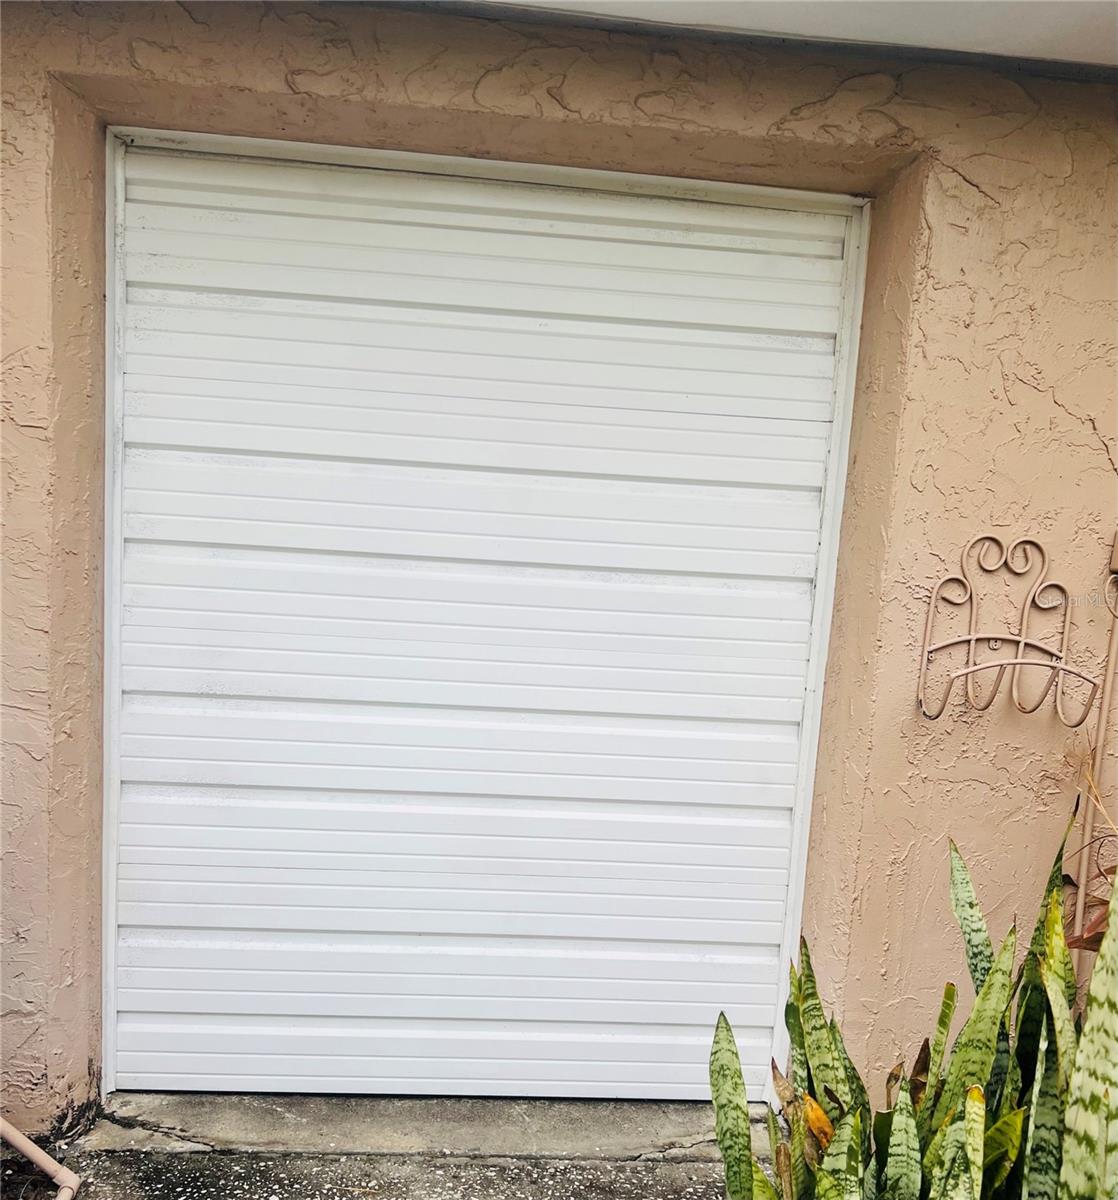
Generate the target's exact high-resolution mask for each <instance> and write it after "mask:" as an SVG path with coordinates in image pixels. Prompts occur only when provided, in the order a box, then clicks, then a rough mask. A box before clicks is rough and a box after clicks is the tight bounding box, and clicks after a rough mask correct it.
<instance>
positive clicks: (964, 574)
mask: <svg viewBox="0 0 1118 1200" xmlns="http://www.w3.org/2000/svg"><path fill="white" fill-rule="evenodd" d="M976 570H977V571H978V572H984V573H985V574H986V575H989V576H993V575H996V574H997V573H998V572H1000V571H1005V572H1007V573H1008V574H1010V575H1016V576H1018V577H1022V578H1026V579H1027V580H1028V592H1027V594H1026V596H1025V599H1024V602H1023V603H1022V605H1021V607H1020V610H1019V612H1018V614H1017V619H1016V628H1006V629H997V628H989V627H985V626H984V625H983V624H982V623H981V622H980V620H979V596H978V594H977V593H976V591H975V584H976V582H977V581H978V579H979V578H981V576H980V575H976ZM945 606H952V607H954V608H955V609H965V610H966V613H967V632H966V633H964V634H960V635H957V636H954V637H947V638H944V639H943V640H940V641H936V640H933V632H934V627H935V624H936V618H937V615H939V614H946V613H948V612H949V611H950V609H949V608H948V607H945ZM1060 607H1062V608H1063V610H1064V611H1063V619H1062V621H1061V622H1060V626H1059V633H1058V636H1057V637H1056V638H1055V639H1053V638H1051V637H1049V638H1048V639H1047V640H1045V639H1044V638H1043V636H1033V634H1032V632H1031V630H1030V626H1031V625H1032V624H1033V622H1034V620H1035V619H1036V618H1037V616H1038V615H1039V614H1043V613H1051V612H1053V611H1054V610H1056V609H1059V608H1060ZM1071 607H1072V606H1071V597H1070V596H1069V594H1068V590H1067V588H1066V587H1064V585H1063V584H1062V583H1057V582H1056V581H1055V580H1051V579H1049V578H1048V553H1047V551H1046V550H1045V549H1044V547H1043V546H1042V545H1041V544H1040V542H1038V541H1037V540H1036V539H1035V538H1031V537H1022V538H1018V539H1017V540H1016V541H1014V542H1010V543H1009V545H1008V546H1007V545H1006V544H1005V542H1003V541H1002V540H1001V538H999V537H997V536H995V535H994V534H992V533H984V534H980V535H979V536H978V537H976V538H972V539H971V540H970V541H969V542H968V543H967V544H966V546H965V547H964V548H963V552H962V554H961V555H960V559H959V573H958V574H957V575H956V574H949V575H945V576H944V577H943V578H942V579H941V580H940V581H939V582H938V583H937V584H936V586H935V588H934V589H933V590H932V596H931V600H930V601H929V603H928V617H927V620H926V621H925V623H924V645H923V649H922V651H921V656H920V680H919V683H918V684H917V692H916V699H917V703H918V704H919V706H920V711H921V712H922V713H923V714H924V716H925V717H927V718H928V719H929V720H931V721H934V720H936V719H937V718H939V717H941V716H942V715H943V713H944V711H945V710H946V708H947V704H948V701H949V700H950V698H951V693H952V691H953V690H954V688H955V685H956V683H958V682H959V681H960V680H961V681H962V683H963V693H964V696H965V700H966V703H967V704H968V705H969V706H970V707H971V708H974V709H977V710H978V711H979V712H985V710H986V709H988V708H989V707H990V706H991V705H992V704H993V703H994V701H995V699H997V696H998V694H999V692H1000V691H1001V688H1002V684H1003V683H1004V681H1005V680H1006V678H1008V679H1009V691H1010V696H1011V697H1012V700H1013V703H1014V704H1015V705H1016V707H1017V709H1018V711H1020V712H1022V713H1034V712H1036V711H1037V710H1038V709H1039V708H1040V707H1041V705H1042V704H1043V703H1044V702H1045V700H1047V699H1048V697H1049V695H1054V697H1055V708H1056V714H1057V715H1058V717H1059V718H1060V720H1061V721H1062V722H1063V723H1064V724H1065V725H1066V726H1068V728H1069V729H1076V728H1078V727H1079V726H1080V725H1082V724H1083V722H1084V721H1086V720H1087V716H1088V714H1089V713H1090V711H1091V706H1092V705H1093V704H1094V702H1095V697H1096V696H1097V695H1098V691H1099V681H1098V680H1097V679H1095V678H1093V677H1092V676H1090V675H1085V674H1084V673H1083V672H1082V671H1078V670H1076V669H1075V668H1074V667H1071V666H1069V665H1068V662H1067V657H1068V636H1069V634H1070V632H1071ZM1003 646H1004V647H1005V650H1006V653H1007V655H1008V657H995V658H986V659H982V660H980V658H979V652H980V648H983V647H984V648H985V649H987V650H989V651H990V652H991V653H992V654H997V653H998V652H999V651H1001V650H1002V648H1003ZM959 647H965V648H966V665H965V666H963V667H961V668H960V669H959V670H957V671H955V672H954V673H953V674H952V675H950V676H949V677H948V679H947V684H946V687H945V689H944V692H943V695H942V697H941V699H940V701H939V703H934V702H932V701H929V699H928V695H927V693H928V668H929V667H930V666H931V665H932V663H933V662H934V660H935V656H936V655H937V654H942V653H946V652H947V651H950V650H952V649H956V648H959ZM991 672H992V673H993V679H992V682H991V683H990V685H989V687H988V690H987V689H980V688H979V686H978V679H979V676H983V675H987V674H988V673H991ZM1026 677H1027V678H1029V679H1031V680H1036V681H1037V682H1036V686H1038V687H1039V689H1040V690H1039V695H1037V696H1036V698H1035V699H1034V700H1031V701H1028V702H1026V701H1025V700H1023V699H1022V688H1021V682H1022V678H1026ZM1072 679H1077V680H1080V681H1081V682H1082V683H1083V684H1085V685H1086V686H1087V688H1088V689H1089V695H1088V696H1087V699H1086V701H1085V702H1078V703H1077V702H1074V701H1070V700H1069V697H1068V695H1067V684H1068V682H1069V681H1070V680H1072ZM983 690H986V695H985V696H984V697H983V696H982V694H981V692H982V691H983ZM1069 707H1070V709H1071V711H1069Z"/></svg>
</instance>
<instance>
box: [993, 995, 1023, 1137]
mask: <svg viewBox="0 0 1118 1200" xmlns="http://www.w3.org/2000/svg"><path fill="white" fill-rule="evenodd" d="M1005 1021H1006V1024H1005V1026H1003V1028H1004V1029H1005V1030H1006V1039H1007V1042H1008V1038H1009V1032H1008V1024H1009V1010H1008V1009H1007V1010H1006V1014H1005ZM1008 1063H1009V1065H1008V1067H1007V1068H1006V1073H1005V1080H1004V1082H1003V1083H1002V1089H1001V1095H1000V1096H999V1097H998V1117H999V1118H1001V1117H1004V1116H1005V1115H1006V1113H1011V1112H1013V1111H1014V1109H1016V1108H1017V1106H1018V1105H1019V1104H1020V1103H1021V1067H1020V1065H1019V1063H1018V1062H1017V1055H1016V1054H1015V1053H1012V1052H1011V1053H1010V1054H1009V1055H1008Z"/></svg>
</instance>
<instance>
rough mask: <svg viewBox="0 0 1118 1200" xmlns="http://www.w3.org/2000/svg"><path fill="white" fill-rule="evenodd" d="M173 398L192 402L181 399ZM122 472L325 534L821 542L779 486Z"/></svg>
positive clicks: (802, 499)
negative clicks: (554, 528)
mask: <svg viewBox="0 0 1118 1200" xmlns="http://www.w3.org/2000/svg"><path fill="white" fill-rule="evenodd" d="M179 399H180V401H181V402H183V403H189V399H188V398H186V397H179ZM630 415H631V414H630ZM125 470H126V471H127V474H128V480H129V487H128V494H129V496H132V495H136V496H137V497H139V498H140V499H142V500H144V501H145V503H147V502H150V501H151V500H153V499H154V498H155V497H156V496H160V495H163V496H164V500H163V503H164V504H171V503H175V502H179V503H184V502H185V501H186V500H187V499H188V498H189V500H190V502H191V503H201V502H203V501H205V502H207V503H209V504H213V503H215V501H216V502H223V503H225V505H226V508H228V507H229V504H230V501H232V500H234V499H235V501H236V504H237V507H238V508H240V507H241V506H242V505H243V504H245V503H248V502H251V501H257V502H260V503H261V504H262V505H263V504H266V503H272V504H274V503H283V504H284V505H286V506H290V505H293V504H299V505H302V506H303V507H302V510H301V515H302V516H303V517H304V518H307V517H308V516H315V517H317V518H318V519H322V516H320V514H322V515H327V516H328V517H330V518H333V517H335V516H336V515H340V514H346V516H345V520H344V521H341V522H340V521H337V520H331V521H330V523H333V524H338V523H345V522H346V521H348V522H349V523H354V524H361V523H369V524H374V523H375V524H380V525H384V524H392V525H393V526H396V525H397V524H398V523H402V522H423V521H433V520H436V519H440V520H445V519H448V518H453V517H460V518H461V519H463V520H470V521H471V522H479V521H481V520H490V521H492V520H498V521H500V522H502V528H504V529H507V530H508V531H510V532H513V533H524V532H537V531H538V530H539V529H540V527H541V525H542V524H543V523H544V522H555V521H559V520H561V521H563V522H564V523H566V524H568V525H569V526H570V527H571V528H572V529H576V530H587V531H590V530H602V529H604V530H611V531H624V539H625V540H628V541H631V542H633V543H636V544H644V543H647V544H658V543H661V542H665V541H670V540H674V541H675V542H678V541H679V540H680V539H681V538H684V537H686V538H687V539H696V540H697V542H698V544H700V545H723V546H725V545H729V546H737V547H743V548H744V547H748V546H750V545H758V546H759V544H758V543H755V542H753V541H752V539H753V538H755V537H757V536H758V535H759V534H761V533H768V534H770V535H771V536H773V537H776V536H780V537H782V538H784V539H785V541H784V542H782V543H780V544H781V545H787V547H788V548H789V549H803V546H802V545H801V543H800V541H799V539H800V538H803V537H807V536H809V535H810V536H811V537H813V538H814V539H816V541H817V540H818V536H819V535H818V525H819V500H818V497H817V496H815V495H814V494H812V493H803V492H789V491H787V490H785V489H781V488H779V487H773V488H737V489H733V490H730V491H729V492H728V491H727V489H726V488H720V487H703V486H702V485H698V484H696V485H693V486H690V487H688V486H686V485H681V484H678V483H673V484H672V485H671V486H664V485H662V484H657V483H655V482H641V481H635V480H624V481H618V480H610V479H579V480H569V479H563V478H561V477H550V476H549V477H547V478H538V477H534V476H525V475H520V474H508V473H498V472H493V473H489V472H482V471H454V470H445V469H439V468H437V467H426V468H423V467H411V466H391V465H389V464H386V463H378V464H375V465H368V464H365V463H338V462H330V463H323V462H316V461H315V460H310V461H307V462H304V461H294V462H293V461H292V460H290V459H279V458H272V459H269V458H264V457H260V456H236V455H230V454H228V453H223V454H220V455H214V454H201V453H192V452H190V451H182V450H145V449H136V448H130V449H129V450H128V451H127V453H126V461H125ZM145 511H156V510H151V509H145ZM169 511H182V510H175V509H170V510H169ZM207 511H208V510H207ZM262 511H263V509H262ZM283 511H287V509H286V508H285V509H284V510H283ZM411 527H415V526H411ZM426 527H429V526H424V525H422V524H420V525H418V528H426ZM471 528H472V526H471ZM615 540H617V539H616V534H615ZM759 548H760V547H759ZM771 548H776V546H775V545H774V546H773V547H771ZM812 548H814V547H812Z"/></svg>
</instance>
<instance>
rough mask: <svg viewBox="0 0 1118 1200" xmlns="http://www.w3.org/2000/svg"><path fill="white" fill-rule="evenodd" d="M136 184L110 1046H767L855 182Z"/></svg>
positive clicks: (679, 1060)
mask: <svg viewBox="0 0 1118 1200" xmlns="http://www.w3.org/2000/svg"><path fill="white" fill-rule="evenodd" d="M125 181H126V187H125V193H126V194H125V196H124V197H123V201H124V207H123V209H122V210H121V213H120V215H121V217H122V219H123V228H124V232H123V245H122V247H121V249H122V257H121V260H120V261H121V264H122V270H123V273H124V275H125V290H124V293H123V295H122V297H120V300H121V305H120V307H121V310H122V311H121V322H120V328H119V333H120V334H121V335H122V341H121V343H120V346H119V349H120V366H121V368H122V376H121V379H120V383H119V396H120V404H121V411H120V419H121V422H122V426H121V431H122V435H123V447H122V456H121V478H120V480H119V487H120V506H121V510H122V512H121V519H120V523H119V526H118V527H117V528H116V529H115V530H114V536H116V537H118V538H120V539H121V557H120V579H119V598H120V605H119V608H118V609H117V610H116V612H115V614H114V616H113V618H112V622H111V624H112V625H113V630H112V631H111V633H110V646H111V647H112V653H113V654H114V655H115V660H114V661H115V666H114V671H115V676H114V678H115V679H116V680H117V681H118V683H119V688H120V692H119V696H118V697H117V700H116V702H115V703H114V705H113V732H112V754H113V756H114V757H113V760H112V763H113V766H112V770H111V774H112V773H113V772H115V773H116V774H118V775H119V778H120V784H119V796H118V797H117V802H118V805H119V824H118V828H117V838H116V841H117V852H116V876H115V878H114V880H113V888H114V896H115V899H114V904H115V908H114V912H113V917H114V919H115V922H116V926H117V939H116V943H115V955H116V966H115V969H114V976H113V980H112V985H113V988H114V989H115V993H114V994H115V1002H116V1013H115V1015H114V1018H113V1020H112V1022H111V1031H110V1032H111V1040H113V1041H114V1042H115V1059H114V1060H113V1067H114V1068H115V1072H116V1084H117V1086H123V1087H149V1088H157V1087H163V1088H182V1089H187V1090H200V1089H211V1090H213V1089H217V1090H225V1089H234V1090H246V1089H247V1090H253V1089H256V1090H280V1091H282V1090H305V1091H343V1092H388V1093H393V1092H395V1093H446V1094H466V1095H470V1094H472V1095H501V1094H505V1095H551V1096H579V1095H581V1096H602V1097H605V1096H636V1097H648V1098H656V1097H660V1098H669V1097H677V1098H696V1099H698V1098H703V1097H705V1096H706V1095H707V1087H708V1085H707V1081H706V1078H705V1076H706V1066H705V1063H706V1054H707V1049H708V1047H709V1030H710V1027H711V1025H712V1023H713V1021H714V1018H715V1017H716V1015H717V1012H718V1011H719V1009H720V1008H723V1007H726V1008H727V1011H728V1012H729V1013H730V1015H731V1018H732V1019H733V1020H734V1022H735V1026H736V1028H737V1032H738V1039H739V1044H740V1046H741V1049H742V1055H743V1063H744V1069H745V1072H746V1075H747V1078H748V1080H749V1081H750V1085H751V1086H754V1087H759V1086H761V1085H762V1083H763V1081H764V1079H765V1077H766V1071H767V1062H768V1058H769V1055H770V1052H771V1049H772V1043H773V1031H774V1027H775V1025H776V1023H777V1021H778V1012H777V1005H778V1003H779V997H780V994H781V991H780V989H781V984H782V978H783V976H782V964H781V962H780V959H781V946H782V944H783V942H784V939H785V934H786V929H785V926H786V924H787V915H788V904H789V897H790V895H791V894H792V893H793V891H794V889H795V887H796V880H795V879H794V878H793V877H792V871H793V846H794V844H796V840H797V837H798V835H797V833H796V822H797V820H798V819H799V817H798V810H799V806H800V804H801V803H802V797H799V796H798V795H797V780H799V779H800V778H801V775H802V764H803V761H804V754H805V747H804V738H803V733H802V722H803V718H804V710H805V697H806V696H807V690H808V678H809V665H810V663H811V662H812V654H813V643H812V628H813V620H814V618H815V614H814V612H813V605H814V597H815V580H816V574H817V571H818V565H819V546H820V538H821V533H822V523H823V520H824V512H823V509H824V505H823V488H824V484H825V482H826V477H827V471H828V469H829V462H830V458H831V455H832V441H833V434H834V427H833V417H834V387H835V371H836V362H837V361H838V359H837V347H838V343H837V335H838V334H839V332H840V324H841V320H842V318H841V313H842V300H843V286H844V280H845V279H846V276H847V272H848V261H847V255H848V246H847V234H848V230H849V227H850V220H849V218H848V216H846V215H845V214H844V213H842V212H833V211H832V212H823V211H817V212H811V211H798V210H797V209H796V208H795V206H794V205H793V206H791V207H789V206H788V204H787V203H786V202H781V203H784V207H775V206H769V205H765V204H751V203H749V202H747V201H742V200H741V199H740V194H739V193H736V192H732V191H726V190H721V191H719V190H718V189H716V190H715V191H714V192H713V193H712V194H711V197H710V198H709V199H683V198H681V197H679V196H673V195H671V194H664V195H649V194H642V193H641V192H640V190H639V189H636V190H633V189H630V190H624V189H622V190H617V191H613V190H609V189H600V190H582V189H578V188H573V187H554V186H544V185H542V184H535V183H532V184H529V183H512V182H494V181H493V180H489V179H485V178H481V177H473V174H472V172H467V173H466V174H464V175H463V176H461V177H450V176H438V175H430V174H421V173H413V172H409V171H404V170H392V171H386V170H366V169H357V168H337V167H328V166H312V165H309V164H298V163H281V162H263V161H253V160H252V159H231V158H228V157H224V156H220V155H213V156H209V155H198V154H182V153H173V152H165V151H149V150H144V149H140V150H137V149H129V150H128V152H127V154H126V156H125ZM668 191H669V193H670V191H671V189H670V188H669V189H668Z"/></svg>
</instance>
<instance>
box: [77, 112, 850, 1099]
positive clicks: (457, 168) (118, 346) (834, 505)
mask: <svg viewBox="0 0 1118 1200" xmlns="http://www.w3.org/2000/svg"><path fill="white" fill-rule="evenodd" d="M129 146H144V147H151V148H157V149H163V150H172V151H179V152H183V153H193V154H205V155H214V156H221V157H237V158H255V159H264V160H273V161H280V162H286V163H289V164H290V163H306V164H313V165H333V166H348V167H358V168H365V169H377V170H395V171H407V172H410V173H413V174H414V173H423V174H434V175H446V176H457V177H460V178H463V177H464V178H475V179H485V180H498V181H507V182H516V183H535V184H541V185H546V186H551V187H569V188H578V189H582V190H596V191H613V192H622V193H629V194H633V195H653V196H662V197H665V198H670V199H689V200H703V201H706V202H708V203H721V204H735V205H738V204H743V203H747V204H750V205H753V206H757V207H767V208H778V209H786V210H792V211H797V212H812V213H832V214H836V215H842V216H847V217H849V220H850V224H849V226H848V235H847V238H848V240H847V245H846V247H845V249H844V255H843V259H844V263H843V276H842V292H841V314H842V319H841V324H840V328H839V333H838V337H837V342H836V362H835V379H834V416H833V422H834V427H833V431H832V435H831V443H830V447H829V451H828V456H827V465H826V474H825V479H824V485H823V495H822V506H823V511H822V525H821V533H820V545H819V560H818V565H817V571H816V581H815V589H814V596H813V602H812V617H811V642H810V652H809V659H808V672H807V690H806V693H805V697H804V714H803V719H802V722H801V736H800V757H799V762H798V764H797V772H796V798H797V803H796V808H795V809H794V811H793V820H792V846H791V862H790V866H789V893H788V900H787V908H786V912H785V919H784V929H783V934H782V939H781V945H780V956H781V961H782V962H786V961H788V960H789V959H791V958H793V957H794V956H795V955H796V953H797V949H798V942H799V935H800V924H801V920H802V916H803V905H804V891H805V886H806V872H807V851H808V840H809V833H810V828H811V808H812V791H813V786H814V780H815V766H816V759H817V754H818V741H819V728H820V720H821V716H822V707H823V685H824V676H825V672H826V664H827V651H828V644H829V639H830V630H831V614H832V610H833V607H834V594H835V574H836V569H837V563H838V549H839V533H840V529H841V524H842V510H843V500H844V497H845V492H846V472H847V460H848V457H849V445H850V425H851V417H852V412H853V401H854V385H855V370H856V365H857V360H858V337H859V330H860V325H861V311H862V302H863V297H864V290H865V275H866V255H867V246H868V239H869V217H870V202H869V201H868V200H867V199H865V198H863V197H857V196H840V195H830V194H820V193H815V192H807V191H799V190H794V189H786V188H771V187H760V186H755V185H751V184H737V183H724V182H714V181H701V180H691V179H678V178H674V177H669V176H658V175H634V174H628V173H623V172H617V171H600V170H590V169H586V168H582V167H565V166H551V165H541V164H535V163H514V162H498V161H490V160H487V159H475V158H456V157H450V156H446V155H434V154H416V153H410V152H403V151H396V150H367V149H362V148H356V147H345V146H326V145H320V144H318V143H311V142H287V141H278V140H271V139H264V138H251V137H233V136H225V135H223V134H205V133H177V132H173V131H168V130H151V129H137V128H130V127H123V126H110V127H109V128H108V130H107V131H106V167H105V276H106V278H105V295H106V310H105V542H104V557H105V583H104V628H105V633H104V655H105V657H104V676H103V678H104V684H103V686H104V697H103V702H104V727H103V738H104V763H103V812H102V822H103V828H102V964H103V966H102V1013H101V1017H102V1055H103V1059H102V1064H101V1090H102V1095H105V1096H107V1095H108V1094H109V1093H110V1092H112V1091H113V1090H114V1089H115V1087H116V1052H117V1047H116V1016H117V995H116V968H117V964H116V938H117V920H116V914H117V866H118V861H117V860H118V833H119V819H120V765H119V756H118V754H117V747H118V742H119V732H120V699H121V691H120V680H121V667H120V628H119V621H120V613H121V575H122V566H123V563H122V557H123V546H124V539H123V528H122V519H121V512H122V451H123V412H124V405H123V383H124V375H123V369H122V368H123V345H124V299H125V297H124V256H123V253H122V252H121V251H122V248H123V238H124V154H125V150H126V149H127V148H128V147H129ZM780 978H781V979H782V983H781V990H780V995H779V998H778V1004H777V1008H776V1013H775V1018H774V1037H773V1045H772V1052H773V1057H774V1058H775V1059H776V1060H777V1062H784V1061H785V1060H786V1058H787V1054H788V1034H787V1031H786V1029H785V1027H784V1023H783V1010H784V1002H785V999H786V997H787V981H786V977H785V976H784V974H783V971H782V972H781V974H780ZM767 1090H769V1089H767Z"/></svg>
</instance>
